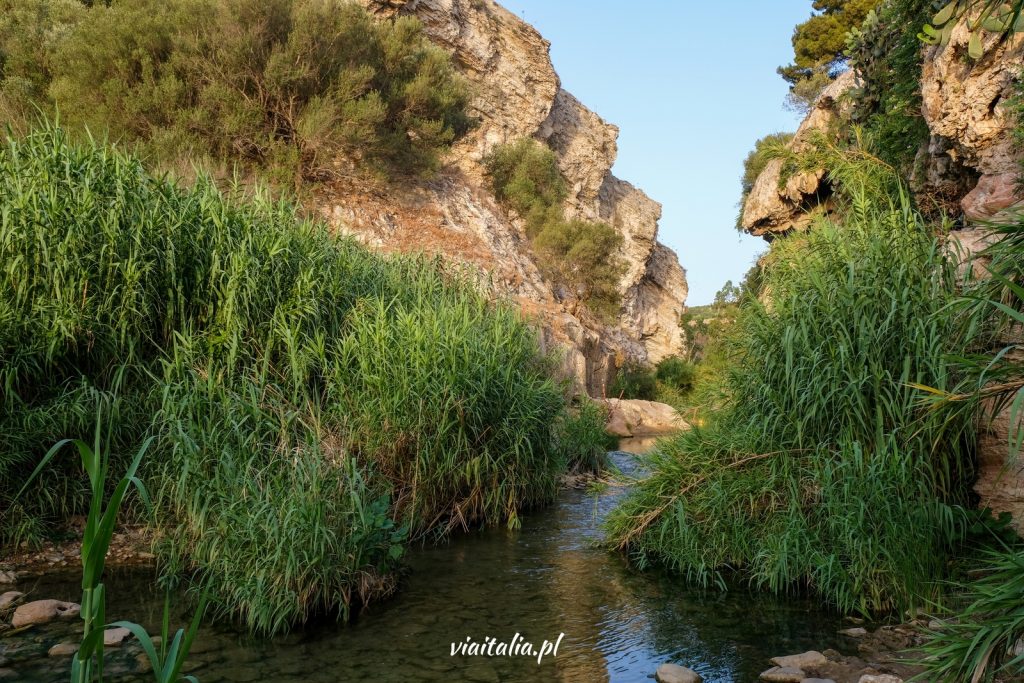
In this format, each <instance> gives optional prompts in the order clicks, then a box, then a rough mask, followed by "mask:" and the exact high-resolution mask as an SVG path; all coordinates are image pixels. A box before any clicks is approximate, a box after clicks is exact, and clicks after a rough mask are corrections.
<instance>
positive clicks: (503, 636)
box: [0, 445, 841, 683]
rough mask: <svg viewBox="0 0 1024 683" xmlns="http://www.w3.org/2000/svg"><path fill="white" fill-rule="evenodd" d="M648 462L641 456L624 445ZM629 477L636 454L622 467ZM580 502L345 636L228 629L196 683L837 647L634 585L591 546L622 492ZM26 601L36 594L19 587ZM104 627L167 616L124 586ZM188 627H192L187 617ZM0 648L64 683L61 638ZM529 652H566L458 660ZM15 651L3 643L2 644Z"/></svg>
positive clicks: (557, 673)
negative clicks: (531, 648)
mask: <svg viewBox="0 0 1024 683" xmlns="http://www.w3.org/2000/svg"><path fill="white" fill-rule="evenodd" d="M626 447H629V448H632V449H634V450H637V449H638V448H637V447H636V446H635V445H629V446H626ZM611 458H612V460H613V462H614V463H615V464H616V465H617V466H618V467H620V468H621V469H622V470H623V471H625V472H630V471H632V470H633V469H634V468H635V458H634V456H632V455H630V454H629V453H626V452H616V453H613V454H611ZM624 490H625V489H624V488H623V487H620V486H612V487H608V488H607V489H605V490H604V491H602V492H600V493H594V492H590V491H586V490H577V489H570V490H565V491H563V492H562V493H561V494H560V496H559V500H558V501H557V503H556V504H555V505H552V506H551V507H549V508H547V509H544V510H540V511H537V512H534V513H531V514H529V515H526V516H524V517H523V524H522V528H520V529H518V530H507V529H491V530H487V531H482V532H478V533H470V534H464V535H459V536H456V537H454V538H453V539H452V540H451V541H449V542H446V543H444V544H440V545H436V546H426V547H422V548H419V547H417V548H414V549H412V550H410V552H409V554H408V561H409V564H410V565H411V569H412V571H411V572H410V574H409V575H408V577H407V578H406V579H405V580H404V582H403V585H402V587H401V590H400V592H399V593H398V594H397V595H396V596H395V597H393V598H392V599H390V600H387V601H383V602H381V603H378V604H373V605H370V606H369V607H368V608H367V609H366V610H365V611H364V612H363V613H362V614H360V615H359V616H358V617H356V618H355V619H354V620H353V621H352V622H351V623H349V624H347V625H346V624H338V623H336V622H334V621H327V622H321V623H316V624H310V625H307V626H306V627H304V628H302V629H299V630H297V631H295V632H293V633H291V634H289V635H287V636H283V637H279V638H273V639H261V638H253V637H249V636H246V635H243V634H241V633H238V632H236V631H235V630H234V629H233V628H232V627H231V626H230V625H228V624H211V625H207V626H204V627H203V628H202V630H201V632H200V634H199V637H198V639H197V643H196V647H195V652H194V655H193V656H192V659H191V663H192V667H193V668H192V672H193V673H194V674H195V675H196V676H197V677H198V678H199V680H200V682H201V683H219V682H222V681H225V682H235V683H245V682H248V681H276V682H283V683H337V682H340V681H396V682H398V681H480V682H497V681H502V682H527V681H529V682H532V681H573V682H575V681H587V682H601V681H611V682H616V683H618V682H623V683H625V682H634V681H643V682H647V681H650V680H651V679H650V676H651V675H652V674H653V672H654V671H655V669H656V668H657V667H658V665H659V664H661V663H662V662H666V661H673V662H676V663H680V664H684V665H686V666H689V667H690V668H692V669H695V670H696V671H697V672H699V673H700V674H701V675H702V676H703V677H704V680H705V681H706V682H708V683H716V682H727V681H756V680H757V676H758V673H760V672H761V671H763V670H764V669H766V668H768V658H770V657H773V656H776V655H781V654H790V653H794V652H802V651H804V650H808V649H812V648H813V649H819V650H820V649H822V648H824V647H829V646H834V645H835V644H836V642H835V641H836V639H837V636H836V632H837V630H838V629H839V628H841V625H840V618H839V616H838V615H836V614H835V613H833V612H830V611H827V610H824V609H822V608H821V607H820V606H819V605H818V604H817V603H815V602H813V601H811V600H806V599H799V598H792V597H787V598H775V597H771V596H765V595H760V594H752V593H750V592H748V591H745V590H733V591H729V592H725V593H721V592H716V591H700V590H695V589H694V588H692V587H688V586H687V585H686V584H685V583H684V582H683V581H682V580H680V579H679V578H678V577H674V576H670V575H668V574H666V573H663V572H660V571H646V572H638V571H636V570H635V569H633V568H631V567H630V566H629V565H628V563H627V562H626V561H625V559H624V558H622V557H621V556H619V555H617V554H614V553H610V552H608V551H606V550H603V549H601V548H598V547H596V542H597V541H598V539H599V538H600V528H599V527H600V521H601V519H602V518H603V516H604V515H605V514H606V513H607V512H608V510H609V509H611V507H612V506H613V505H614V504H615V501H616V500H617V499H618V498H619V497H620V496H621V495H623V493H624ZM19 589H20V590H25V589H24V588H23V587H21V586H19ZM108 589H109V596H110V597H109V598H108V607H107V614H108V616H110V617H114V618H119V619H132V620H135V621H139V622H140V623H143V624H144V625H146V626H147V627H149V628H150V629H151V632H153V631H154V630H155V629H157V628H158V626H159V621H160V615H161V611H162V609H163V599H162V596H161V594H160V593H159V592H158V591H157V590H155V588H154V587H153V584H152V575H151V574H150V573H148V572H141V573H140V572H138V571H136V572H133V573H128V574H123V573H114V574H112V575H111V577H110V579H109V580H108ZM32 593H33V596H32V597H40V598H41V597H47V598H59V599H68V600H77V585H76V583H75V580H74V577H68V576H64V577H61V576H60V575H51V576H47V577H45V578H44V579H41V580H40V582H39V584H38V585H37V586H35V588H34V590H33V591H32ZM184 618H185V617H184V616H183V617H182V619H184ZM47 628H48V629H51V630H47V631H41V632H39V633H32V632H27V633H25V634H19V635H17V636H15V637H14V638H6V639H0V659H2V658H3V657H7V658H8V659H9V660H11V663H9V666H12V667H13V668H15V669H16V670H17V671H18V672H19V674H20V676H22V677H25V680H29V681H39V682H41V683H47V682H50V681H66V680H67V673H66V672H67V664H68V660H67V659H66V658H59V659H58V658H54V657H46V656H45V653H46V650H47V649H48V647H49V646H50V645H52V644H53V643H54V642H57V641H59V640H60V639H62V638H70V637H73V634H72V633H71V632H70V630H71V628H73V627H72V626H71V625H64V626H59V627H57V628H58V629H59V628H64V629H66V631H67V633H64V634H63V635H62V634H61V633H59V632H57V631H53V630H52V627H47ZM515 634H519V637H520V640H517V641H515V642H522V641H523V640H525V641H528V642H532V643H533V644H534V645H535V647H538V648H539V647H540V646H541V643H542V642H543V641H544V640H545V639H546V640H549V641H552V642H554V641H556V640H557V639H558V637H559V635H560V634H564V637H563V638H562V640H561V642H560V643H559V647H558V652H557V656H552V655H548V656H547V657H545V658H544V659H543V660H542V662H541V663H540V664H538V662H537V660H536V658H533V657H526V656H515V657H510V656H501V657H499V656H493V657H486V656H459V655H456V656H452V654H451V649H452V643H453V642H455V643H460V642H464V641H465V640H466V638H467V637H469V638H470V639H471V641H476V642H484V641H485V638H487V637H492V638H495V639H496V640H497V641H498V642H502V641H504V642H509V641H513V639H514V637H515ZM5 641H6V642H5ZM137 652H138V650H137V649H135V648H132V647H129V646H126V647H124V648H121V650H120V651H111V656H110V659H111V665H112V671H113V672H115V673H120V674H122V678H123V679H126V680H139V681H142V680H147V678H148V676H143V675H142V674H140V673H139V672H138V668H139V667H138V665H137V664H136V662H135V657H136V655H137Z"/></svg>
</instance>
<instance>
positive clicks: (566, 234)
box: [484, 138, 625, 320]
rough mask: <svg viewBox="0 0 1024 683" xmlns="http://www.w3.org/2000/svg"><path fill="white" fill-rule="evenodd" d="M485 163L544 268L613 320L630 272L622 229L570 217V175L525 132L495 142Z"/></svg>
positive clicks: (496, 190) (500, 198) (501, 198)
mask: <svg viewBox="0 0 1024 683" xmlns="http://www.w3.org/2000/svg"><path fill="white" fill-rule="evenodd" d="M484 165H485V166H486V168H487V174H488V176H489V177H490V180H491V187H492V189H493V191H494V196H495V198H497V199H498V201H499V202H501V203H502V204H504V205H505V206H507V207H509V208H511V209H513V210H515V212H516V213H517V214H519V216H520V217H522V218H523V220H524V222H525V224H526V234H527V236H528V237H529V238H530V239H531V240H532V242H533V246H534V250H535V252H536V255H537V260H538V265H539V266H540V267H541V269H542V270H544V271H545V272H546V273H547V274H548V275H549V276H551V277H553V278H554V279H556V280H558V281H560V282H562V283H564V284H566V285H568V286H570V287H571V288H572V289H573V293H574V294H575V295H576V297H577V298H578V299H580V300H581V301H584V302H585V303H586V304H587V306H588V308H590V309H591V311H593V312H594V313H596V314H597V315H599V316H600V317H602V318H604V319H605V320H613V319H614V318H615V317H616V315H617V314H618V312H619V304H620V300H621V294H620V292H619V280H620V278H621V277H622V275H623V273H624V272H625V266H624V264H623V263H622V260H621V259H620V258H619V257H618V256H617V255H616V252H617V251H618V250H619V248H620V247H621V246H622V241H623V238H622V235H621V234H620V233H619V232H618V231H617V230H615V229H614V228H613V227H611V226H610V225H608V224H607V223H601V222H591V221H582V220H566V219H565V214H564V209H563V206H562V204H563V202H564V201H565V198H566V186H565V179H564V178H562V174H561V171H560V170H559V169H558V159H557V158H556V157H555V153H554V152H553V151H552V150H551V149H550V148H548V147H546V146H544V145H542V144H541V143H539V142H537V141H536V140H531V139H529V138H524V139H522V140H519V141H517V142H514V143H512V144H508V145H498V146H497V147H495V148H494V150H493V151H492V152H491V153H490V154H489V155H488V156H487V158H486V159H485V160H484Z"/></svg>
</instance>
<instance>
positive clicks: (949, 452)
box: [608, 179, 971, 613]
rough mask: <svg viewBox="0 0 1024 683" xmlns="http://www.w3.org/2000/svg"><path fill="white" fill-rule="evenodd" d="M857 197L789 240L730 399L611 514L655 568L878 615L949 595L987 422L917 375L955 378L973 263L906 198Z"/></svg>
mask: <svg viewBox="0 0 1024 683" xmlns="http://www.w3.org/2000/svg"><path fill="white" fill-rule="evenodd" d="M834 180H838V179H834ZM843 189H844V190H845V191H846V192H847V195H846V197H844V199H846V200H847V204H846V205H845V207H844V209H845V210H844V211H843V214H842V220H841V221H833V220H829V219H820V220H818V221H817V223H816V224H815V225H814V226H813V227H812V228H811V229H810V230H809V231H808V232H807V233H802V234H797V235H792V236H789V237H786V238H783V239H782V240H780V241H778V242H777V243H775V244H774V245H773V248H772V251H771V255H770V257H769V259H770V262H769V264H768V266H767V268H766V278H767V281H766V283H765V288H764V290H763V291H764V292H766V296H765V297H764V301H760V302H759V301H753V300H752V301H748V302H746V303H744V305H743V307H742V309H741V312H740V315H739V318H738V320H737V323H736V330H735V333H734V334H733V335H732V337H731V340H730V344H731V346H730V352H729V353H730V360H731V368H730V370H729V371H728V373H727V377H726V378H725V380H724V386H723V390H722V392H721V393H722V395H723V396H724V397H725V399H726V403H725V405H724V407H722V408H721V409H719V410H717V411H715V412H713V413H712V414H711V415H710V417H709V421H708V424H707V426H706V427H704V428H694V429H692V430H691V431H688V432H685V433H683V434H681V435H679V436H678V437H675V438H674V439H672V440H669V441H667V442H663V445H662V446H661V447H660V448H659V449H657V450H656V452H655V453H654V454H653V455H652V456H651V457H650V460H649V463H648V464H649V467H650V469H651V472H652V474H651V476H650V477H649V478H648V479H646V480H645V481H643V482H641V483H640V484H639V485H638V487H637V489H636V490H635V492H634V493H633V494H632V495H631V496H630V497H629V498H628V499H627V500H626V502H625V503H624V504H623V505H622V506H621V507H620V508H619V509H617V510H616V511H615V512H614V513H613V514H612V516H611V517H610V520H609V527H608V529H609V537H610V539H611V542H612V543H613V544H614V545H616V546H617V547H619V548H622V549H624V550H626V551H628V552H629V553H630V554H631V556H632V557H633V558H634V559H635V560H637V561H638V562H639V563H641V564H646V563H650V562H659V563H664V564H667V565H668V566H670V567H672V568H674V569H675V570H677V571H679V572H681V573H683V574H685V575H686V576H688V577H689V578H690V579H692V580H694V581H696V582H698V583H701V584H713V585H720V586H724V585H725V584H726V583H727V582H728V580H729V579H736V580H739V581H741V582H745V583H748V584H750V585H752V586H755V587H757V588H761V589H766V590H771V591H775V592H783V591H793V590H810V591H813V592H815V593H817V594H819V595H820V596H821V597H822V598H823V599H824V600H826V601H827V602H828V603H830V604H832V605H835V606H836V607H838V608H840V609H842V610H844V611H853V610H856V611H860V612H864V613H877V612H880V611H885V610H891V609H902V608H909V607H912V606H914V605H920V604H922V603H921V601H922V600H923V599H924V598H927V597H934V596H935V595H936V593H937V591H938V590H939V589H938V586H937V584H936V582H937V581H938V580H939V579H941V578H943V577H944V576H945V575H946V572H947V571H948V564H947V561H948V559H949V558H950V556H951V554H952V553H953V552H954V551H955V549H956V548H957V547H958V544H960V543H961V541H962V539H963V536H964V526H965V525H964V521H963V520H964V517H963V515H962V514H961V513H960V510H959V508H958V506H959V505H960V504H963V503H966V501H967V491H966V488H967V485H968V483H969V481H970V478H971V471H970V470H971V466H970V462H971V452H970V449H969V447H968V446H967V444H969V443H970V442H971V426H970V418H969V416H967V415H963V414H959V415H951V414H950V413H949V412H947V411H935V410H929V409H926V408H924V407H923V406H922V405H921V393H920V392H919V391H918V390H917V389H916V388H915V385H927V386H931V387H940V388H945V389H949V388H951V387H953V386H954V385H955V382H956V377H955V373H954V372H953V370H952V368H951V367H950V364H949V361H948V360H947V359H948V355H949V354H950V353H951V352H953V351H955V350H956V349H957V343H958V341H957V340H958V334H957V322H956V318H957V315H956V312H955V310H954V309H952V308H951V307H950V306H949V305H948V304H949V303H950V301H951V300H952V298H953V297H954V296H955V293H956V271H955V267H954V266H953V264H951V263H950V262H949V261H948V260H947V259H946V258H945V255H944V252H943V249H942V247H941V242H940V240H939V239H937V238H936V237H934V236H933V235H932V234H930V232H929V230H928V229H927V228H926V226H925V225H924V224H923V223H922V221H921V220H920V219H919V217H918V216H917V215H916V214H915V212H914V211H913V210H912V209H911V207H910V206H909V202H908V201H907V200H906V198H905V195H903V194H902V193H900V194H898V195H897V197H898V198H897V199H895V200H892V201H887V200H885V199H884V197H885V196H886V195H884V194H880V195H879V194H875V193H868V192H865V191H864V185H857V184H855V183H850V184H848V185H846V186H845V188H843ZM878 196H882V197H883V199H882V200H881V201H879V200H878V199H877V197H878ZM911 539H912V540H911Z"/></svg>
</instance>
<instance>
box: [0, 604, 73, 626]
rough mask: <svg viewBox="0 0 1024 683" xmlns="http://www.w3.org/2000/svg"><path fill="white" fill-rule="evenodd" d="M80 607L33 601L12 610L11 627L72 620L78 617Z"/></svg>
mask: <svg viewBox="0 0 1024 683" xmlns="http://www.w3.org/2000/svg"><path fill="white" fill-rule="evenodd" d="M80 610H81V606H80V605H77V604H75V603H73V602H62V601H61V600H34V601H32V602H27V603H25V604H24V605H21V606H19V607H18V609H16V610H14V617H12V619H11V625H12V626H14V628H21V627H22V626H36V625H39V624H47V623H49V622H51V621H53V620H55V619H73V618H75V617H77V616H78V613H79V611H80Z"/></svg>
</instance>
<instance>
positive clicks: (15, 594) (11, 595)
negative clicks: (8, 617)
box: [0, 591, 25, 612]
mask: <svg viewBox="0 0 1024 683" xmlns="http://www.w3.org/2000/svg"><path fill="white" fill-rule="evenodd" d="M23 597H25V594H24V593H22V592H20V591H7V592H6V593H2V594H0V612H2V611H4V610H6V609H10V608H11V607H14V605H15V603H17V602H18V601H19V600H21V599H22V598H23Z"/></svg>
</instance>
